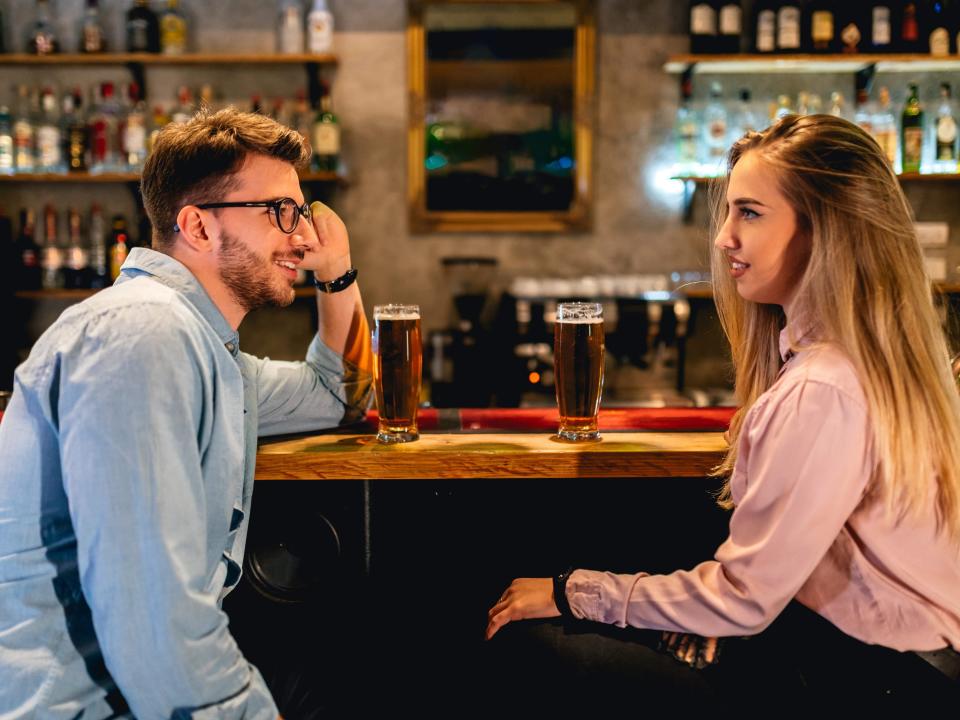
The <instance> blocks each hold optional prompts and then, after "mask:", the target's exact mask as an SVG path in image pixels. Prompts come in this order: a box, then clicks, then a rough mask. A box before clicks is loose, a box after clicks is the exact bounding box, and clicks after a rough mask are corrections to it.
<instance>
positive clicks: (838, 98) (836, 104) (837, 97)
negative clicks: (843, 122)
mask: <svg viewBox="0 0 960 720" xmlns="http://www.w3.org/2000/svg"><path fill="white" fill-rule="evenodd" d="M827 113H828V114H830V115H833V116H834V117H838V118H845V117H846V116H847V110H846V108H845V107H844V99H843V93H840V92H837V91H834V92H832V93H830V109H829V110H828V111H827Z"/></svg>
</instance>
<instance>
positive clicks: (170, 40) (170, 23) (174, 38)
mask: <svg viewBox="0 0 960 720" xmlns="http://www.w3.org/2000/svg"><path fill="white" fill-rule="evenodd" d="M160 46H161V50H163V53H164V54H165V55H183V53H185V52H186V51H187V23H186V22H184V20H183V18H181V17H178V16H177V15H164V16H163V17H162V18H161V19H160Z"/></svg>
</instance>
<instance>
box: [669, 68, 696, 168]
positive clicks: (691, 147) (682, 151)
mask: <svg viewBox="0 0 960 720" xmlns="http://www.w3.org/2000/svg"><path fill="white" fill-rule="evenodd" d="M692 96H693V81H692V79H691V77H690V75H689V74H687V75H685V76H684V78H683V82H682V83H681V84H680V107H679V108H678V110H677V119H676V122H675V123H674V126H673V135H674V142H676V148H677V156H676V157H677V160H676V174H677V175H679V176H682V177H695V176H697V175H699V168H698V163H697V159H698V157H699V152H698V148H697V145H698V142H697V141H698V139H699V135H700V123H699V122H698V118H697V113H696V111H695V110H694V109H693V107H692V106H691V98H692Z"/></svg>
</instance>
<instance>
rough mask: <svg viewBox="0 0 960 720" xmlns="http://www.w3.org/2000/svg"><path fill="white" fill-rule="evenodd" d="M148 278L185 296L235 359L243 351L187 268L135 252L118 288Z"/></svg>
mask: <svg viewBox="0 0 960 720" xmlns="http://www.w3.org/2000/svg"><path fill="white" fill-rule="evenodd" d="M142 275H146V276H149V277H152V278H154V279H155V280H157V281H158V282H160V283H162V284H163V285H166V286H167V287H169V288H171V289H173V290H175V291H177V292H178V293H180V294H181V295H183V296H184V297H185V298H186V299H187V300H188V301H189V302H190V304H191V305H193V306H194V307H195V308H196V309H197V312H199V313H200V315H201V316H202V317H203V319H204V320H206V321H207V322H208V323H209V324H210V326H211V327H212V328H213V330H214V332H216V333H217V335H218V336H219V338H220V340H221V342H223V344H224V346H225V347H226V348H227V350H228V351H230V354H231V355H234V356H236V355H237V353H238V352H239V351H240V334H239V333H238V332H237V331H236V330H234V329H233V328H232V327H230V323H228V322H227V319H226V318H225V317H224V316H223V313H222V312H220V310H219V308H217V306H216V305H215V304H214V303H213V300H211V299H210V296H209V295H208V294H207V291H206V290H204V288H203V285H201V284H200V281H199V280H197V278H196V276H195V275H194V274H193V273H192V272H190V270H188V269H187V267H186V266H185V265H184V264H183V263H181V262H180V261H179V260H176V259H174V258H172V257H170V256H169V255H166V254H164V253H161V252H157V251H156V250H151V249H149V248H133V250H131V251H130V254H129V255H128V256H127V259H126V261H125V262H124V263H123V267H121V268H120V277H118V278H117V281H116V283H115V284H116V285H120V284H121V283H125V282H128V281H129V280H133V279H134V278H136V277H140V276H142Z"/></svg>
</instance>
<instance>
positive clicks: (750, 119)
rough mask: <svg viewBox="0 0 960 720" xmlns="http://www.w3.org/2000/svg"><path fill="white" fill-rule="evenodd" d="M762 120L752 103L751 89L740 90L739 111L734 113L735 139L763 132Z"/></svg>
mask: <svg viewBox="0 0 960 720" xmlns="http://www.w3.org/2000/svg"><path fill="white" fill-rule="evenodd" d="M762 129H763V126H762V125H761V124H760V119H759V118H758V117H757V114H756V113H755V112H754V110H753V105H752V103H751V97H750V89H749V88H740V101H739V102H738V103H737V109H736V112H735V113H734V121H733V137H734V138H741V137H743V136H744V135H746V134H747V133H751V132H757V131H758V130H762Z"/></svg>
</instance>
